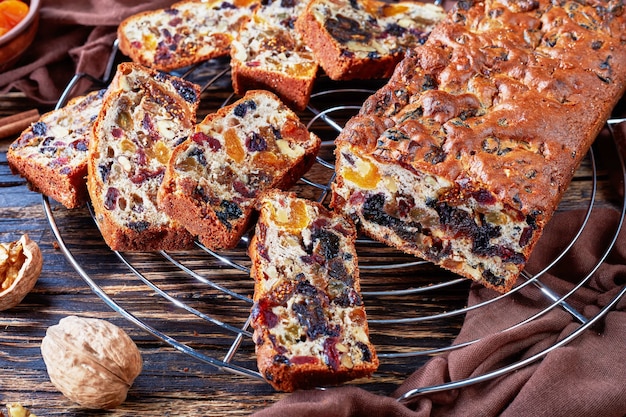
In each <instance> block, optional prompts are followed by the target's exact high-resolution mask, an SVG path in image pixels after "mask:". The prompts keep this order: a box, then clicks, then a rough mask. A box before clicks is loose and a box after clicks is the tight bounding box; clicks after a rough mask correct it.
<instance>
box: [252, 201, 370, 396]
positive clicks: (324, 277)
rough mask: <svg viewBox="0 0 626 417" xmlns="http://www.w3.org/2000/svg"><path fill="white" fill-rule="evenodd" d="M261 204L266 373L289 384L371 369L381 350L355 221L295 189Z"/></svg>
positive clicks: (260, 357) (262, 362)
mask: <svg viewBox="0 0 626 417" xmlns="http://www.w3.org/2000/svg"><path fill="white" fill-rule="evenodd" d="M258 208H259V210H260V214H259V220H258V222H257V225H256V231H255V234H254V237H253V238H252V240H251V242H250V245H249V247H248V252H249V254H250V258H251V259H252V268H251V271H250V274H251V276H252V277H253V278H254V281H255V286H254V306H253V308H252V324H251V325H252V328H253V329H254V342H255V345H256V355H257V363H258V368H259V371H260V373H261V375H263V377H264V378H265V379H266V380H267V381H268V382H269V383H270V384H271V385H272V386H273V387H274V388H276V389H278V390H282V391H294V390H296V389H306V388H314V387H321V386H324V385H332V384H338V383H341V382H345V381H348V380H350V379H354V378H359V377H364V376H369V375H371V374H372V373H373V372H374V371H376V369H377V367H378V357H377V355H376V351H375V348H374V346H373V345H372V343H371V342H370V340H369V330H368V324H367V317H366V314H365V308H364V306H363V301H362V299H361V296H360V283H359V269H358V262H357V254H356V250H355V245H354V242H355V239H356V229H355V228H354V225H353V224H352V223H351V222H350V221H349V220H348V219H347V218H345V217H343V216H342V215H340V214H337V213H333V212H330V211H328V210H327V209H325V208H324V207H323V206H322V205H320V204H318V203H316V202H312V201H308V200H305V199H301V198H297V197H296V196H295V195H294V194H293V193H284V192H278V191H275V190H273V191H270V192H268V193H266V194H264V195H263V196H262V197H261V198H260V200H259V203H258Z"/></svg>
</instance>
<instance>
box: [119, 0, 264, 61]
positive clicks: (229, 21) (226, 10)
mask: <svg viewBox="0 0 626 417" xmlns="http://www.w3.org/2000/svg"><path fill="white" fill-rule="evenodd" d="M256 6H257V2H256V1H255V0H232V1H231V0H209V1H197V0H189V1H181V2H178V3H174V4H172V6H170V7H167V8H163V9H157V10H150V11H145V12H141V13H138V14H136V15H132V16H130V17H128V18H126V19H124V21H122V23H121V24H120V25H119V27H118V31H117V35H118V40H119V48H120V50H121V51H122V52H123V53H124V54H126V55H127V56H129V57H130V58H131V59H132V60H133V61H135V62H136V63H139V64H142V65H145V66H148V67H152V68H156V69H160V70H163V71H170V70H173V69H176V68H181V67H185V66H188V65H192V64H195V63H198V62H202V61H206V60H209V59H212V58H217V57H221V56H228V50H229V47H230V43H231V41H232V40H233V38H234V37H235V35H236V33H237V31H238V30H239V26H240V25H241V23H242V22H243V21H244V20H246V19H247V17H248V15H250V14H251V13H252V10H254V8H255V7H256Z"/></svg>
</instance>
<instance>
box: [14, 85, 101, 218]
mask: <svg viewBox="0 0 626 417" xmlns="http://www.w3.org/2000/svg"><path fill="white" fill-rule="evenodd" d="M104 93H105V90H100V91H94V92H91V93H89V94H86V95H84V96H80V97H75V98H73V99H72V100H70V101H69V102H68V103H67V104H66V105H65V106H64V107H61V108H59V109H56V110H53V111H51V112H48V113H46V114H44V115H42V116H41V118H40V119H39V120H38V121H37V122H35V123H33V124H32V125H31V126H30V127H28V128H27V129H26V130H24V131H23V132H22V134H21V135H20V137H19V138H17V139H16V140H15V142H13V143H12V144H11V146H10V147H9V149H8V151H7V161H8V162H9V166H10V167H11V170H12V171H13V172H14V173H19V174H20V175H22V176H23V177H24V178H26V179H27V180H28V182H29V185H30V186H31V187H32V188H33V189H34V190H36V191H39V192H41V193H42V194H45V195H47V196H48V197H51V198H53V199H55V200H56V201H58V202H59V203H61V204H63V205H64V206H65V207H67V208H70V209H72V208H77V207H81V206H83V205H84V204H85V202H86V201H87V150H88V147H89V140H90V137H91V128H92V126H93V122H94V121H95V119H96V117H97V116H98V113H99V112H100V109H101V107H102V98H103V96H104Z"/></svg>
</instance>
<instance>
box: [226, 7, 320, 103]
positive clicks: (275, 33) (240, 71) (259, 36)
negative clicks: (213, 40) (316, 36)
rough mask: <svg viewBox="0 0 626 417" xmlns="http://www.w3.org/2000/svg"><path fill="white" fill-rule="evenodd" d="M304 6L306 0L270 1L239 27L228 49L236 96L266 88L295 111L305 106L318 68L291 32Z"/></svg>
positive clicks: (295, 33)
mask: <svg viewBox="0 0 626 417" xmlns="http://www.w3.org/2000/svg"><path fill="white" fill-rule="evenodd" d="M305 7H306V2H305V1H299V0H274V1H272V0H269V1H268V2H264V3H263V4H262V6H260V7H259V8H257V9H256V10H255V12H254V15H253V16H252V18H251V19H250V20H247V21H246V22H245V23H243V24H242V26H241V29H240V31H239V34H238V36H237V39H236V40H235V41H233V43H232V46H231V50H230V56H231V61H230V62H231V67H232V71H231V77H232V82H233V89H234V90H235V93H237V94H243V93H245V92H246V91H247V90H251V89H265V90H270V91H273V92H274V93H276V94H277V95H278V96H279V97H280V98H281V100H282V101H284V102H285V103H286V104H287V105H289V106H291V107H292V108H293V109H295V110H303V109H304V108H305V107H306V105H307V104H308V102H309V98H310V97H311V91H312V90H313V83H314V81H315V77H316V75H317V69H318V65H317V63H316V62H315V60H314V59H313V53H312V51H311V50H310V49H309V48H308V47H307V46H306V44H305V43H304V41H303V39H302V37H301V36H300V35H299V34H298V33H297V32H296V31H295V30H294V23H295V21H296V18H297V17H298V16H299V15H300V14H301V13H302V11H303V10H304V8H305Z"/></svg>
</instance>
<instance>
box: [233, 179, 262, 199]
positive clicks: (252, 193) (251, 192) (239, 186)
mask: <svg viewBox="0 0 626 417" xmlns="http://www.w3.org/2000/svg"><path fill="white" fill-rule="evenodd" d="M233 189H234V190H235V191H237V192H238V193H239V194H241V195H242V196H244V197H246V198H254V197H256V195H257V194H258V190H256V189H250V188H248V187H246V185H245V184H244V183H243V182H241V181H240V180H235V181H233Z"/></svg>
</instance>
